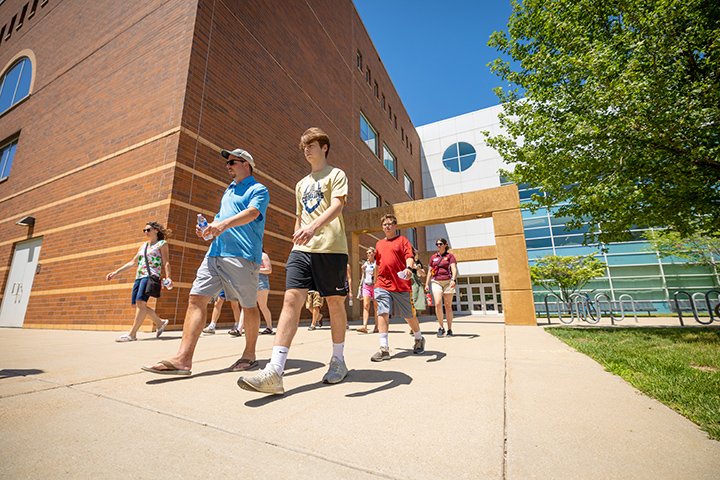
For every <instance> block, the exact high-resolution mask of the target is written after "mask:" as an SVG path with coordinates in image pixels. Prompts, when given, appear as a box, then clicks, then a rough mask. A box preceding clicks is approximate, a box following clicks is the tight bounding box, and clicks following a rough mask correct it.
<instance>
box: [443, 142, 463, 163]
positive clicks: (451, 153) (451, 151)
mask: <svg viewBox="0 0 720 480" xmlns="http://www.w3.org/2000/svg"><path fill="white" fill-rule="evenodd" d="M459 156H460V154H459V153H458V145H457V143H454V144H452V145H450V146H449V147H447V148H446V149H445V152H443V156H442V158H443V160H447V159H449V158H457V157H459Z"/></svg>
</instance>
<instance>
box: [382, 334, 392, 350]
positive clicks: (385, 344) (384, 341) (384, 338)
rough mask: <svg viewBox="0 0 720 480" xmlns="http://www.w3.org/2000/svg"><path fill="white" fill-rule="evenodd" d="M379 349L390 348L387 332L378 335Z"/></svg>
mask: <svg viewBox="0 0 720 480" xmlns="http://www.w3.org/2000/svg"><path fill="white" fill-rule="evenodd" d="M380 347H381V348H390V346H389V344H388V334H387V332H386V333H381V334H380Z"/></svg>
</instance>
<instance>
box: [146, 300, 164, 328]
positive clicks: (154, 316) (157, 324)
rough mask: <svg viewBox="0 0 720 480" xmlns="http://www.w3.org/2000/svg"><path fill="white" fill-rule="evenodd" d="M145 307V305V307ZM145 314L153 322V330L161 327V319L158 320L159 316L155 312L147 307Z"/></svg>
mask: <svg viewBox="0 0 720 480" xmlns="http://www.w3.org/2000/svg"><path fill="white" fill-rule="evenodd" d="M146 307H147V305H146ZM147 314H148V316H149V317H150V319H151V320H152V321H153V323H154V324H155V328H160V327H162V324H163V319H162V318H160V316H159V315H158V314H157V312H156V311H155V310H153V309H152V308H150V307H147Z"/></svg>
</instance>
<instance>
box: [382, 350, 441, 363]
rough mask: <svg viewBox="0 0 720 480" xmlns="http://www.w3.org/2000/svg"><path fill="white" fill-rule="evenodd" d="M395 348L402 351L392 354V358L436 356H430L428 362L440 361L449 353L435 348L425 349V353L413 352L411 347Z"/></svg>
mask: <svg viewBox="0 0 720 480" xmlns="http://www.w3.org/2000/svg"><path fill="white" fill-rule="evenodd" d="M395 350H398V351H400V353H396V354H395V355H392V356H391V357H390V358H391V359H392V358H405V357H435V358H429V359H427V360H426V362H427V363H431V362H439V361H440V360H442V359H443V358H445V357H447V353H445V352H437V351H435V350H425V351H424V352H423V353H413V351H412V350H411V349H409V348H396V349H395Z"/></svg>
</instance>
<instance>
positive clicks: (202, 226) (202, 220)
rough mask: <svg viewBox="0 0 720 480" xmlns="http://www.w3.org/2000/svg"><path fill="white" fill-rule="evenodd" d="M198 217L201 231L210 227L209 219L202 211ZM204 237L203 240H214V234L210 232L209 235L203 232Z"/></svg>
mask: <svg viewBox="0 0 720 480" xmlns="http://www.w3.org/2000/svg"><path fill="white" fill-rule="evenodd" d="M197 218H198V220H197V225H198V228H199V229H200V230H201V231H203V232H204V231H205V229H206V228H207V227H208V221H207V219H206V218H205V217H204V216H203V214H202V213H198V217H197ZM202 238H203V240H212V238H213V235H212V233H208V234H207V235H205V234H203V237H202Z"/></svg>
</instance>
